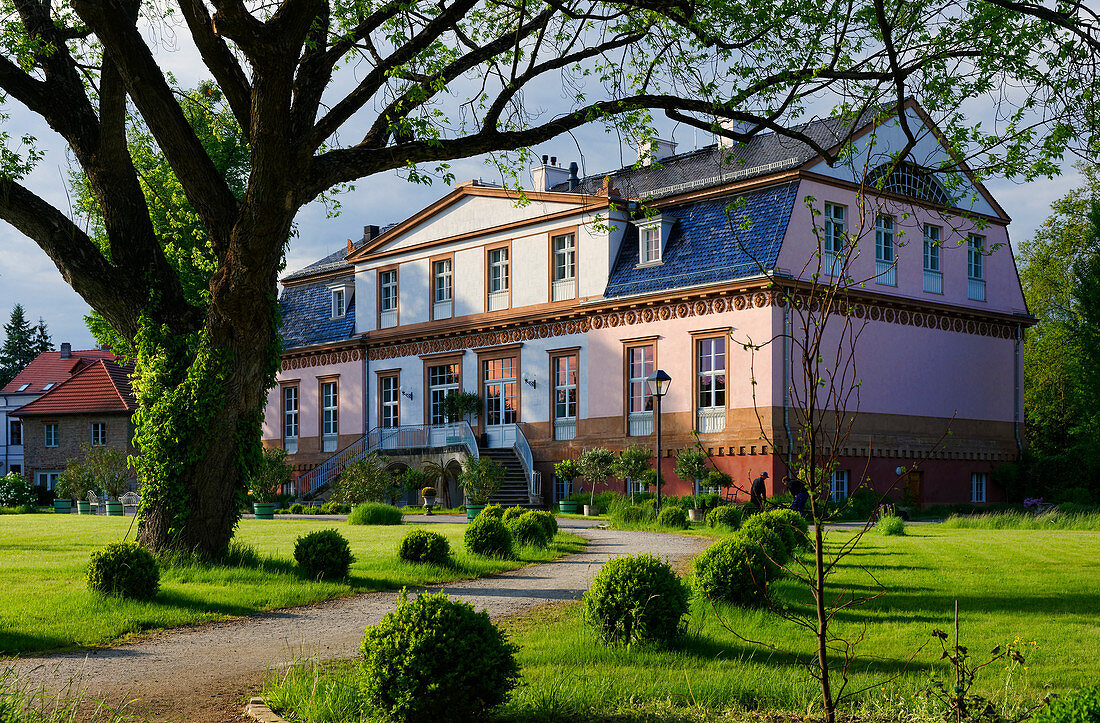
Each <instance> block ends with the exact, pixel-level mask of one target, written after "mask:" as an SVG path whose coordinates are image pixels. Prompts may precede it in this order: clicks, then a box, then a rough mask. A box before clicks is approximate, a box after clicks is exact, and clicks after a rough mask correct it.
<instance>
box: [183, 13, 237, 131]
mask: <svg viewBox="0 0 1100 723" xmlns="http://www.w3.org/2000/svg"><path fill="white" fill-rule="evenodd" d="M179 7H180V12H181V13H182V14H183V17H184V20H186V21H187V27H188V29H190V31H191V37H192V38H193V39H194V40H195V46H196V47H198V49H199V54H200V55H202V59H203V62H204V63H205V64H206V67H207V68H209V69H210V73H211V74H212V75H213V76H214V79H215V80H216V81H217V82H218V87H219V88H221V89H222V92H223V93H225V99H226V100H227V101H228V102H229V107H230V108H232V109H233V115H234V116H235V117H236V118H237V124H238V125H239V126H240V127H241V130H242V131H243V132H244V134H245V138H246V139H247V137H248V133H249V130H250V129H251V126H252V97H251V96H252V87H251V85H250V84H249V82H248V78H247V77H246V76H245V74H244V70H243V69H242V68H241V66H240V63H238V62H237V58H236V57H235V56H234V55H233V52H232V51H231V50H230V49H229V46H228V45H226V44H225V41H224V40H222V39H221V38H220V37H218V35H217V33H215V32H214V22H213V20H212V19H211V18H210V14H209V13H208V12H207V11H206V4H205V3H203V2H202V0H179Z"/></svg>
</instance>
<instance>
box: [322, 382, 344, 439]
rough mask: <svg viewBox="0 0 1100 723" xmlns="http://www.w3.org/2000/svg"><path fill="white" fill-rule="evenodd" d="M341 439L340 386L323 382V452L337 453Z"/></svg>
mask: <svg viewBox="0 0 1100 723" xmlns="http://www.w3.org/2000/svg"><path fill="white" fill-rule="evenodd" d="M339 437H340V385H339V382H337V381H335V380H332V381H326V382H321V451H322V452H335V451H336V446H337V444H338V441H339Z"/></svg>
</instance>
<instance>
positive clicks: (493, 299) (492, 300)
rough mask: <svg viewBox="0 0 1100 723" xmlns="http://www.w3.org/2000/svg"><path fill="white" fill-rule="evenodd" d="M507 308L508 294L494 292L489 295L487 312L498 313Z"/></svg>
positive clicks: (505, 292)
mask: <svg viewBox="0 0 1100 723" xmlns="http://www.w3.org/2000/svg"><path fill="white" fill-rule="evenodd" d="M507 308H508V292H507V291H494V292H492V293H490V294H489V311H500V310H501V309H507Z"/></svg>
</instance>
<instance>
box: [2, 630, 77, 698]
mask: <svg viewBox="0 0 1100 723" xmlns="http://www.w3.org/2000/svg"><path fill="white" fill-rule="evenodd" d="M72 644H73V642H72V641H71V640H69V639H67V638H64V637H62V636H60V635H39V634H35V633H25V632H17V631H15V630H11V629H4V630H0V655H16V654H18V653H39V652H41V651H43V650H54V649H57V648H65V647H68V646H71V645H72ZM2 667H3V661H0V668H2ZM2 712H3V710H2V709H0V713H2Z"/></svg>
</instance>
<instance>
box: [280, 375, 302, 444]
mask: <svg viewBox="0 0 1100 723" xmlns="http://www.w3.org/2000/svg"><path fill="white" fill-rule="evenodd" d="M283 449H285V450H286V451H287V453H288V454H294V453H295V452H297V451H298V387H283Z"/></svg>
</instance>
